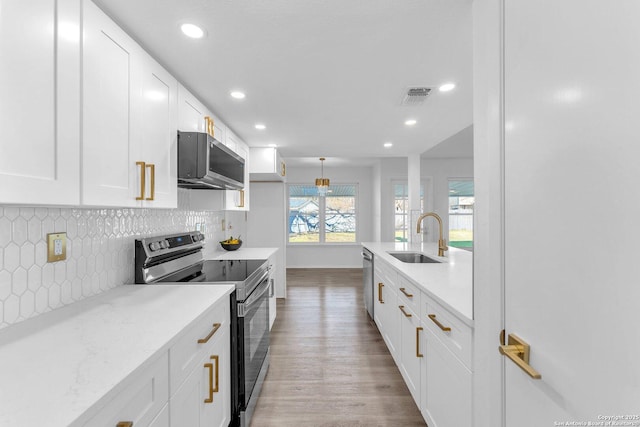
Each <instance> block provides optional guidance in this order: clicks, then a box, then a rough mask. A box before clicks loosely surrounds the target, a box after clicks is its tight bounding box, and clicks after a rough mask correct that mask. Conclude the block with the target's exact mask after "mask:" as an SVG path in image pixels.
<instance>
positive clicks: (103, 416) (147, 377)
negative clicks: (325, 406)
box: [84, 352, 169, 427]
mask: <svg viewBox="0 0 640 427" xmlns="http://www.w3.org/2000/svg"><path fill="white" fill-rule="evenodd" d="M168 399H169V360H168V355H167V353H166V352H165V353H163V355H162V356H161V357H160V358H159V359H158V360H156V361H155V362H153V363H152V364H151V365H150V366H148V367H147V368H145V369H144V370H142V371H141V372H139V373H134V374H132V375H130V376H129V377H127V379H126V385H123V386H122V388H121V390H120V391H118V393H117V395H116V397H114V398H113V399H112V400H111V401H110V402H109V403H107V404H106V405H105V406H104V407H103V408H102V409H100V410H99V412H98V413H97V414H96V415H95V416H93V417H92V418H91V419H90V420H89V421H88V422H87V423H85V424H84V425H85V426H87V427H101V426H104V427H112V426H115V425H117V424H118V423H119V422H121V421H130V422H133V425H134V426H136V427H143V426H151V425H154V426H155V425H158V426H162V425H166V423H165V424H162V422H160V421H161V420H158V419H157V418H158V416H161V411H162V408H163V407H164V406H165V405H166V403H167V401H168ZM166 416H167V419H168V413H167V415H166ZM152 423H154V424H152Z"/></svg>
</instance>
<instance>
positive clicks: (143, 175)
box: [136, 162, 147, 200]
mask: <svg viewBox="0 0 640 427" xmlns="http://www.w3.org/2000/svg"><path fill="white" fill-rule="evenodd" d="M136 166H140V195H139V196H138V197H136V200H144V189H145V187H146V183H145V178H146V168H147V166H146V164H145V163H144V162H136Z"/></svg>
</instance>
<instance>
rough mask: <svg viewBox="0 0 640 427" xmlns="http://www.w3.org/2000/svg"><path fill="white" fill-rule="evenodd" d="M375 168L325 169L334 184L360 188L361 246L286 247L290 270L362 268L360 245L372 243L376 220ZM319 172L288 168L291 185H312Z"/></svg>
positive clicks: (357, 243) (359, 229) (359, 222)
mask: <svg viewBox="0 0 640 427" xmlns="http://www.w3.org/2000/svg"><path fill="white" fill-rule="evenodd" d="M373 171H374V168H373V167H343V168H332V167H327V166H326V165H325V168H324V176H325V177H327V178H329V179H331V184H358V205H357V211H358V217H357V221H358V223H357V224H358V225H357V227H358V229H357V239H358V242H356V243H354V244H344V243H343V244H323V245H300V244H298V245H292V244H289V245H288V246H287V268H308V267H311V268H357V267H362V256H361V255H360V254H361V246H360V242H364V241H371V240H372V239H373V235H374V233H373V218H374V216H375V207H374V196H373V187H374V184H373V181H374V173H373ZM319 172H320V168H319V167H318V168H301V167H289V168H287V183H288V184H312V183H313V182H314V180H315V178H317V177H318V173H319Z"/></svg>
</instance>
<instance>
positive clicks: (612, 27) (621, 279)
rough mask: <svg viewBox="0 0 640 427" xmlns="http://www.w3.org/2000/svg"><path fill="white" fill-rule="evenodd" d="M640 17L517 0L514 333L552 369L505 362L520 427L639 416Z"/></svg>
mask: <svg viewBox="0 0 640 427" xmlns="http://www.w3.org/2000/svg"><path fill="white" fill-rule="evenodd" d="M639 19H640V2H638V1H637V0H619V1H616V2H608V1H604V0H563V1H556V0H536V1H530V0H509V1H507V2H505V16H504V20H505V260H504V261H505V329H506V332H507V334H516V335H518V336H519V337H520V338H522V339H523V340H524V341H526V342H527V343H528V344H530V345H531V354H530V366H531V367H533V368H534V369H535V370H537V371H538V372H539V373H540V374H541V376H542V377H541V379H538V380H536V379H533V378H531V377H530V376H529V375H527V374H526V373H525V372H524V371H523V370H521V369H520V368H519V367H518V366H516V364H515V363H512V362H511V361H510V360H507V359H506V358H505V387H506V392H505V411H506V426H509V427H511V426H519V427H526V426H531V427H540V426H553V425H567V424H554V422H557V423H566V422H567V421H574V422H576V421H579V422H584V423H585V424H584V425H587V424H586V423H588V422H592V423H594V422H599V421H604V422H606V420H605V419H603V417H607V416H625V415H628V416H631V417H636V418H635V419H632V420H629V422H633V423H634V424H620V425H636V426H637V425H640V419H638V418H637V417H640V327H639V323H638V319H639V317H638V313H640V285H639V280H640V250H639V242H640V197H639V194H640V192H639V190H638V188H639V186H640V127H639V126H638V123H639V120H640V48H639V47H638V41H639V40H640V25H638V21H639ZM581 425H582V424H581ZM594 425H596V424H594ZM603 425H607V424H603ZM610 425H613V424H610Z"/></svg>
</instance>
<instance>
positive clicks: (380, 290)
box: [378, 282, 384, 304]
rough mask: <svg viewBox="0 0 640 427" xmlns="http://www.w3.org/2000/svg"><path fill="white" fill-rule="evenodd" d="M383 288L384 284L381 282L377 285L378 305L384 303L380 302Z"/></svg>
mask: <svg viewBox="0 0 640 427" xmlns="http://www.w3.org/2000/svg"><path fill="white" fill-rule="evenodd" d="M383 286H384V284H383V283H382V282H379V283H378V302H379V303H380V304H384V301H382V287H383Z"/></svg>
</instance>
